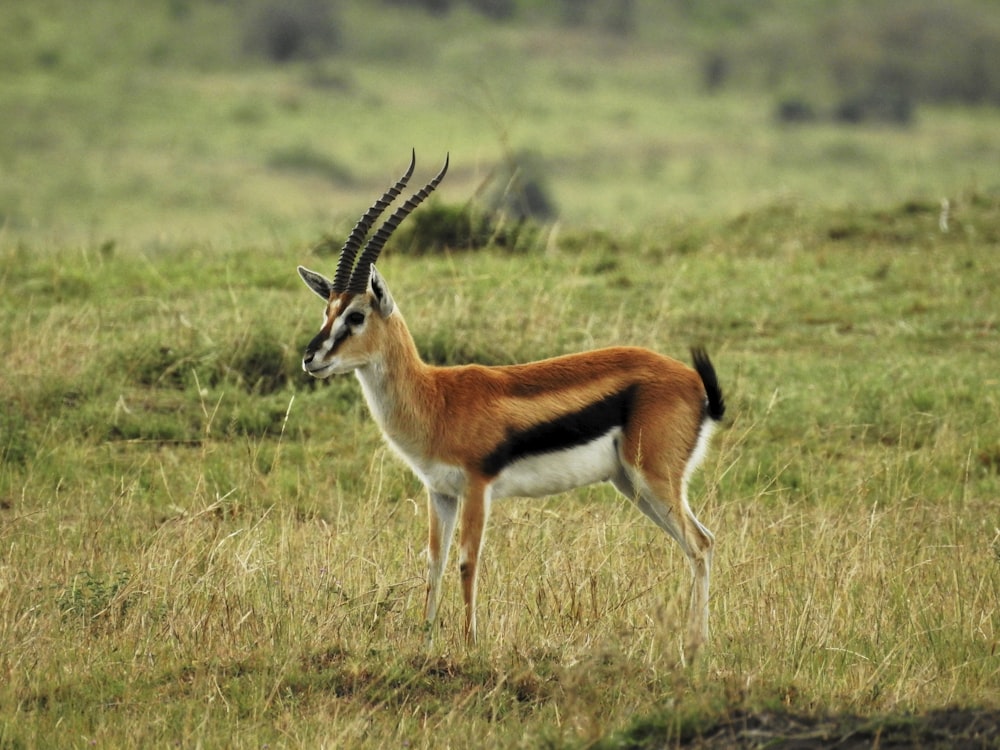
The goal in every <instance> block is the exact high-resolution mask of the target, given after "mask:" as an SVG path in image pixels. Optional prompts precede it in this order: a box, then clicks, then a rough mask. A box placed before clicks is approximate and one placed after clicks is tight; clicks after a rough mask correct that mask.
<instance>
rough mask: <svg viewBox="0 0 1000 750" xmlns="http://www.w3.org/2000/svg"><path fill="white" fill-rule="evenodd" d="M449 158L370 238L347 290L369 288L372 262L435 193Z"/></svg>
mask: <svg viewBox="0 0 1000 750" xmlns="http://www.w3.org/2000/svg"><path fill="white" fill-rule="evenodd" d="M449 158H450V157H449V155H446V156H445V158H444V166H443V167H441V171H440V172H438V173H437V175H436V176H435V177H434V179H433V180H431V181H430V182H428V183H427V184H426V185H424V186H423V187H422V188H420V190H418V191H417V192H415V193H414V194H413V195H412V196H410V197H409V199H407V201H406V203H404V204H403V205H402V206H400V207H399V208H397V209H396V211H395V212H394V213H393V214H392V216H390V217H389V218H388V219H386V220H385V221H384V222H383V223H382V226H380V227H379V228H378V231H377V232H375V234H374V235H372V238H371V239H370V240H368V244H367V245H365V249H364V251H363V252H362V253H361V257H360V258H359V259H358V264H357V265H356V266H355V267H354V273H353V274H351V280H350V283H348V285H347V289H346V291H348V292H351V293H353V294H361V293H362V292H364V291H365V290H366V289H367V288H368V277H369V276H370V275H371V268H372V264H373V263H375V261H376V260H377V259H378V254H379V253H380V252H382V248H383V247H384V246H385V243H386V241H387V240H388V239H389V238H390V237H391V236H392V233H393V232H394V231H396V227H398V226H399V223H400V222H401V221H402V220H403V219H405V218H406V217H407V216H409V214H410V212H411V211H413V209H415V208H416V207H417V206H419V205H420V204H421V203H423V202H424V200H425V199H426V198H427V196H429V195H430V194H431V193H433V192H434V189H435V188H436V187H437V186H438V184H439V183H440V182H441V180H442V179H444V175H445V173H446V172H447V171H448V160H449Z"/></svg>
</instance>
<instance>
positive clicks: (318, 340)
mask: <svg viewBox="0 0 1000 750" xmlns="http://www.w3.org/2000/svg"><path fill="white" fill-rule="evenodd" d="M350 335H351V332H350V330H349V329H348V328H347V327H346V326H345V327H344V328H343V329H342V330H341V331H340V333H339V334H337V335H336V336H335V337H334V339H333V345H332V346H331V347H330V352H331V353H333V351H334V350H335V349H336V348H337V347H338V346H340V343H341V342H342V341H343V340H344V339H346V338H347V337H348V336H350ZM327 338H329V337H328V335H327V333H326V331H320V332H319V333H317V334H316V335H315V336H313V340H312V341H310V342H309V345H308V346H307V347H306V356H307V357H308V356H310V355H312V354H315V353H316V352H318V351H319V350H320V347H322V346H323V342H324V341H326V340H327Z"/></svg>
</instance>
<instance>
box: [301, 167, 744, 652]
mask: <svg viewBox="0 0 1000 750" xmlns="http://www.w3.org/2000/svg"><path fill="white" fill-rule="evenodd" d="M413 166H414V163H413V161H412V160H411V162H410V167H409V169H407V171H406V173H405V174H404V175H403V176H402V177H401V178H400V179H399V181H398V182H396V184H395V185H393V186H392V187H390V188H389V189H388V190H387V191H386V192H385V194H384V195H382V197H381V198H379V200H378V201H376V202H375V204H374V205H373V206H372V207H371V208H370V209H369V210H368V211H367V212H366V213H365V215H364V216H362V218H361V220H360V221H359V222H358V224H357V226H355V228H354V230H353V231H352V232H351V234H350V236H349V237H348V239H347V242H346V244H345V245H344V247H343V250H342V251H341V254H340V260H339V263H338V264H337V271H336V275H335V277H334V279H333V281H330V280H328V279H327V278H325V277H324V276H321V275H320V274H318V273H316V272H315V271H310V270H308V269H306V268H303V267H301V266H300V267H299V269H298V270H299V274H300V275H301V276H302V279H303V280H304V281H305V283H306V284H307V285H308V286H309V288H310V289H312V290H313V291H314V292H315V293H316V294H318V295H319V296H320V297H322V298H323V301H324V302H325V303H326V313H325V318H324V321H323V327H322V328H321V329H320V331H319V333H318V334H316V336H315V338H313V340H312V341H310V342H309V345H308V347H307V348H306V352H305V357H304V358H303V360H302V367H303V368H304V369H305V371H306V372H307V373H309V374H310V375H312V376H313V377H317V378H325V377H329V376H330V375H335V374H339V373H346V372H351V371H353V372H354V373H355V375H357V378H358V380H359V381H360V382H361V388H362V390H363V391H364V395H365V399H366V400H367V402H368V406H369V408H370V409H371V413H372V415H373V416H374V417H375V421H376V422H377V423H378V425H379V427H380V428H381V430H382V433H383V434H384V435H385V438H386V440H387V441H388V442H389V444H390V445H392V447H393V448H394V449H395V450H396V452H398V453H399V455H400V456H402V458H403V459H404V460H405V461H406V463H407V464H409V465H410V467H411V468H412V469H413V471H414V472H416V474H417V475H418V476H419V477H420V479H421V481H422V482H423V483H424V484H425V485H426V487H427V491H428V493H429V502H428V510H429V516H430V538H429V542H428V545H427V557H428V570H427V599H426V608H425V616H426V620H427V625H428V630H429V631H430V626H431V625H432V624H433V622H434V616H435V613H436V611H437V607H438V602H439V598H440V591H441V575H442V571H443V570H444V566H445V561H446V560H447V557H448V548H449V547H450V545H451V539H452V532H453V531H454V528H455V522H456V521H458V520H461V532H460V536H459V566H460V571H461V579H462V594H463V597H464V600H465V634H466V637H467V638H468V639H469V640H470V641H471V640H474V639H475V637H476V568H477V564H478V562H479V556H480V554H481V552H482V547H483V530H484V528H485V526H486V519H487V517H488V516H489V511H490V504H491V503H492V502H493V500H496V499H497V498H501V497H508V496H511V495H520V496H527V497H539V496H542V495H549V494H552V493H556V492H563V491H565V490H569V489H572V488H574V487H581V486H583V485H586V484H591V483H593V482H601V481H610V482H611V483H612V484H613V485H614V486H615V487H616V488H617V489H618V490H619V492H621V493H622V494H623V495H625V497H627V498H628V499H629V500H632V501H634V502H635V503H636V505H638V507H639V510H641V511H642V512H643V513H645V514H646V515H647V516H648V517H649V518H650V519H652V521H653V522H654V523H655V524H656V525H657V526H659V527H660V528H661V529H663V530H664V531H665V532H667V533H668V534H669V535H670V536H671V537H673V538H674V539H676V540H677V542H678V543H679V544H680V546H681V549H683V550H684V554H685V555H686V556H687V559H688V561H689V562H690V564H691V570H692V572H693V575H694V587H693V592H692V597H691V611H690V615H689V621H688V639H687V643H688V648H689V649H690V650H692V651H693V650H694V649H697V647H698V646H699V645H700V644H701V643H702V642H703V641H704V640H705V638H706V637H707V635H708V580H709V570H710V567H711V562H712V544H713V537H712V534H711V533H710V532H709V531H708V529H706V528H705V527H704V526H702V525H701V523H700V522H699V521H698V519H697V518H695V516H694V513H692V512H691V508H690V506H689V505H688V501H687V497H686V488H687V484H688V480H689V479H690V477H691V474H692V472H693V471H694V469H695V468H696V467H697V465H698V463H699V462H700V461H701V459H702V458H703V457H704V455H705V451H706V448H707V446H708V442H709V437H710V436H711V434H712V430H713V428H714V427H715V425H716V423H717V422H718V421H719V420H720V419H721V418H722V415H723V412H724V411H725V404H724V403H723V399H722V391H721V389H720V388H719V384H718V381H717V379H716V376H715V370H714V368H713V367H712V363H711V362H710V361H709V358H708V356H707V355H706V354H705V352H704V351H703V350H700V349H695V350H693V351H692V356H693V359H694V369H692V368H690V367H687V366H686V365H684V364H682V363H680V362H678V361H676V360H674V359H670V358H668V357H664V356H661V355H659V354H656V353H654V352H652V351H649V350H647V349H640V348H634V347H614V348H609V349H600V350H597V351H591V352H585V353H582V354H570V355H567V356H562V357H555V358H553V359H547V360H543V361H541V362H532V363H530V364H523V365H510V366H506V367H482V366H479V365H464V366H460V367H435V366H432V365H428V364H426V363H424V362H423V361H421V359H420V355H419V354H418V353H417V348H416V346H414V343H413V338H412V337H411V336H410V332H409V330H407V327H406V323H405V322H404V320H403V316H402V314H401V313H400V311H399V308H398V307H397V306H396V303H395V301H394V300H393V298H392V294H391V293H390V292H389V288H388V286H386V283H385V280H384V279H383V278H382V276H381V275H380V274H379V273H378V271H376V270H375V266H374V265H373V263H374V262H375V260H376V258H377V257H378V254H379V252H380V251H381V250H382V247H383V246H384V245H385V242H386V240H387V239H388V238H389V236H390V235H391V234H392V232H393V230H395V228H396V227H397V226H398V224H399V222H400V221H402V220H403V219H404V218H405V217H406V216H407V214H409V213H410V212H411V211H412V210H413V209H414V208H416V207H417V206H418V205H419V204H420V202H421V201H423V200H424V199H425V198H426V197H427V196H428V195H429V194H430V193H431V191H433V190H434V188H436V187H437V185H438V183H439V182H440V181H441V179H442V178H443V177H444V174H445V172H446V171H447V169H448V162H447V160H446V161H445V165H444V168H443V169H442V170H441V172H440V173H439V174H438V175H437V176H436V177H435V178H434V179H432V180H431V181H430V182H429V183H427V185H425V186H424V187H423V188H422V189H420V190H419V191H417V192H416V193H415V194H414V195H413V196H412V197H411V198H410V199H409V200H407V201H406V202H405V203H404V204H403V205H401V206H400V207H399V208H398V209H397V210H396V212H395V213H393V214H392V215H391V216H390V217H389V218H388V219H387V220H386V221H385V222H384V223H383V224H382V226H381V227H380V228H379V229H378V231H377V232H375V234H374V235H373V236H372V237H371V239H370V240H369V241H368V243H367V244H366V245H365V246H364V249H363V250H362V247H361V245H362V242H364V239H365V237H366V236H367V235H368V233H369V230H370V229H371V226H372V223H373V222H374V221H375V220H376V219H377V218H378V216H379V214H380V213H381V212H382V211H383V210H385V208H386V207H387V206H388V205H389V204H390V203H392V201H393V200H394V199H395V198H396V197H397V196H398V195H399V193H400V191H401V190H402V189H403V187H404V186H405V185H406V183H407V181H408V180H409V178H410V175H411V174H412V173H413ZM359 251H361V255H360V257H358V252H359Z"/></svg>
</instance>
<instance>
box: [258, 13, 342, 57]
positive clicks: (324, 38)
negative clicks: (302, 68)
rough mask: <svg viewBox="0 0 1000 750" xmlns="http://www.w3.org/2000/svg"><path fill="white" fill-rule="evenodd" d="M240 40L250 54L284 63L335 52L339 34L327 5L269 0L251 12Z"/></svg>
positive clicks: (337, 46) (334, 14)
mask: <svg viewBox="0 0 1000 750" xmlns="http://www.w3.org/2000/svg"><path fill="white" fill-rule="evenodd" d="M243 36H244V49H246V50H247V52H249V53H250V54H253V55H257V56H260V57H265V58H267V59H269V60H272V61H274V62H287V61H289V60H296V59H314V58H317V57H321V56H323V55H327V54H330V53H333V52H337V51H338V50H339V49H340V45H341V38H342V33H341V29H340V23H339V21H338V18H337V14H336V13H335V11H334V9H333V7H332V5H331V4H330V2H324V0H291V1H286V2H280V1H279V0H272V1H270V2H262V3H260V4H259V5H258V6H257V7H256V8H255V9H254V10H253V11H251V13H250V14H249V16H248V18H247V21H246V25H245V28H244V35H243Z"/></svg>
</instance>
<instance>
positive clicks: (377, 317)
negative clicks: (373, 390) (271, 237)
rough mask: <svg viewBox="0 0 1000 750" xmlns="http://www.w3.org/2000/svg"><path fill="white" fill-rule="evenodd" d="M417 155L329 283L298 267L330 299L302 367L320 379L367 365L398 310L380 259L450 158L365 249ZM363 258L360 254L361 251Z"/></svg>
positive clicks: (354, 235)
mask: <svg viewBox="0 0 1000 750" xmlns="http://www.w3.org/2000/svg"><path fill="white" fill-rule="evenodd" d="M415 163H416V154H414V155H413V156H411V158H410V166H409V168H408V169H407V170H406V172H405V173H404V174H403V176H402V177H400V178H399V180H397V181H396V183H395V184H394V185H392V186H391V187H390V188H389V189H388V190H386V191H385V193H383V194H382V197H381V198H379V199H378V200H377V201H375V203H373V204H372V206H371V208H369V209H368V211H366V212H365V214H364V215H363V216H362V217H361V218H360V219H359V220H358V223H357V224H356V225H355V227H354V229H353V230H352V231H351V234H350V235H349V236H348V238H347V241H346V242H345V243H344V247H343V248H342V249H341V251H340V260H339V261H338V263H337V273H336V275H335V276H334V278H333V281H330V280H329V279H327V278H326V277H325V276H323V275H322V274H319V273H316V272H315V271H310V270H309V269H308V268H305V267H304V266H299V275H300V276H301V277H302V280H303V281H304V282H305V283H306V286H308V287H309V288H310V289H312V290H313V291H314V292H315V293H316V294H318V295H319V296H320V297H322V298H323V300H324V301H325V302H326V312H325V313H324V317H323V327H322V328H320V331H319V333H317V334H316V336H314V337H313V340H312V341H310V342H309V345H308V346H307V347H306V351H305V356H303V358H302V369H303V370H305V371H306V372H307V373H309V374H310V375H312V376H313V377H315V378H326V377H329V376H331V375H337V374H341V373H345V372H350V371H352V370H355V369H357V368H359V367H364V366H365V365H367V364H368V363H369V362H371V361H372V359H373V358H374V357H375V356H376V355H377V353H378V352H379V351H381V349H382V343H383V341H384V338H385V336H386V321H387V320H388V318H389V316H390V315H392V313H393V311H394V310H395V309H396V305H395V303H394V302H393V299H392V295H391V294H390V293H389V287H388V286H386V283H385V280H384V279H383V278H382V277H381V275H379V272H378V271H377V270H375V265H374V264H375V260H376V259H377V258H378V255H379V253H380V252H381V251H382V248H383V247H384V246H385V243H386V241H387V240H388V239H389V237H390V236H392V233H393V232H394V231H395V230H396V227H398V226H399V223H400V222H401V221H402V220H403V219H405V218H406V216H407V215H409V213H410V212H411V211H413V209H415V208H416V207H417V206H419V205H420V204H421V203H422V202H423V201H424V199H426V198H427V196H429V195H430V194H431V193H432V192H433V191H434V189H435V188H436V187H437V186H438V183H440V182H441V180H442V179H443V178H444V175H445V173H446V172H447V171H448V159H447V158H445V162H444V166H443V167H442V168H441V171H440V172H438V174H437V175H436V176H435V177H434V179H432V180H431V181H430V182H428V183H427V184H426V185H424V186H423V187H422V188H421V189H420V190H418V191H417V192H416V193H414V194H413V195H412V196H411V197H410V198H409V199H408V200H407V201H406V202H405V203H403V205H401V206H400V207H399V208H397V209H396V211H395V212H394V213H393V214H392V215H391V216H390V217H389V218H388V219H386V220H385V222H384V223H383V224H382V226H380V227H379V228H378V230H377V231H376V232H375V233H374V234H373V235H372V237H371V238H370V239H369V240H368V243H367V244H366V245H365V246H364V249H363V250H362V249H361V243H362V242H364V240H365V237H366V236H367V235H368V232H369V230H370V229H371V226H372V224H373V223H374V221H375V220H376V219H377V218H378V217H379V215H380V214H381V213H382V212H383V211H384V210H385V209H386V207H388V206H389V204H390V203H392V202H393V201H394V200H395V199H396V197H397V196H398V195H399V193H400V191H402V189H403V188H404V187H406V183H407V182H408V181H409V179H410V176H411V175H412V174H413V167H414V165H415ZM359 250H360V251H361V256H360V257H358V251H359Z"/></svg>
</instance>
